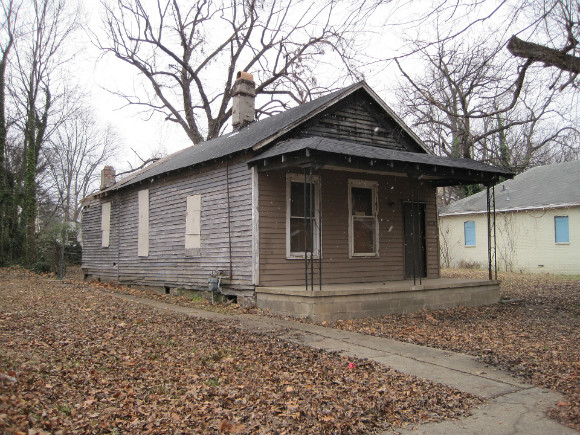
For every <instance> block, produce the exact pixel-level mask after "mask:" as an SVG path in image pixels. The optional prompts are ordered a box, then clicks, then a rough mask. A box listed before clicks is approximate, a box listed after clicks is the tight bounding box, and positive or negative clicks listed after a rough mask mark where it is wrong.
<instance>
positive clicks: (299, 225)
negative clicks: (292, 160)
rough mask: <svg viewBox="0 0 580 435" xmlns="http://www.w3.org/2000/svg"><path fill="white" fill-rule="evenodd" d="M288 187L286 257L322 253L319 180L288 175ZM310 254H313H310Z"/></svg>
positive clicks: (315, 255)
mask: <svg viewBox="0 0 580 435" xmlns="http://www.w3.org/2000/svg"><path fill="white" fill-rule="evenodd" d="M286 181H287V185H286V200H287V207H288V208H287V210H286V218H287V219H286V256H287V257H289V258H291V257H304V252H307V253H312V255H313V256H314V257H317V256H318V253H319V248H318V245H319V240H318V239H319V229H318V216H319V204H318V203H319V199H318V195H319V191H318V186H319V183H318V178H317V177H314V176H313V177H312V183H310V177H309V176H308V177H307V180H306V183H304V176H302V175H297V174H288V178H287V180H286ZM309 255H310V254H309Z"/></svg>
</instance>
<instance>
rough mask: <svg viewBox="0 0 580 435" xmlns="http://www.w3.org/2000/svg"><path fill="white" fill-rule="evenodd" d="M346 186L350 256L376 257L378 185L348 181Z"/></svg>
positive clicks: (369, 182)
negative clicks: (347, 187)
mask: <svg viewBox="0 0 580 435" xmlns="http://www.w3.org/2000/svg"><path fill="white" fill-rule="evenodd" d="M348 186H349V189H348V215H349V250H350V256H351V257H353V256H355V257H356V256H376V255H377V254H378V252H379V237H378V235H379V223H378V219H377V218H378V207H377V191H378V184H377V183H376V182H372V181H359V180H349V182H348Z"/></svg>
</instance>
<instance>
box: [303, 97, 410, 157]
mask: <svg viewBox="0 0 580 435" xmlns="http://www.w3.org/2000/svg"><path fill="white" fill-rule="evenodd" d="M302 134H303V135H304V136H311V135H314V136H324V137H329V138H332V139H339V140H350V141H355V142H358V143H367V144H372V145H373V146H381V147H385V148H390V149H396V150H407V151H412V150H413V149H414V148H413V149H410V148H407V147H406V145H407V143H406V142H405V141H403V140H402V137H401V129H400V127H398V126H397V124H396V123H395V122H394V121H392V120H390V119H388V118H386V117H385V116H384V112H380V111H379V108H378V107H377V106H376V105H374V104H371V103H370V102H369V101H368V99H365V98H361V97H360V96H352V97H351V98H349V99H348V100H347V101H345V102H344V103H343V104H341V105H339V106H338V108H333V110H331V111H329V112H326V113H324V114H323V115H321V116H319V117H317V118H315V119H314V120H312V121H311V122H309V123H308V124H306V126H305V127H304V129H303V131H302Z"/></svg>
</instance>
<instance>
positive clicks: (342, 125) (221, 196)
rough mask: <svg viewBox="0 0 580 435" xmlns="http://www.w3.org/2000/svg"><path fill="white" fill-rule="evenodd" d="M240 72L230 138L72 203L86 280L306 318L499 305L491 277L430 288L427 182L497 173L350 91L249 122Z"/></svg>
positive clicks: (434, 242) (436, 280)
mask: <svg viewBox="0 0 580 435" xmlns="http://www.w3.org/2000/svg"><path fill="white" fill-rule="evenodd" d="M253 89H254V83H253V81H252V78H251V75H249V74H246V73H238V80H237V81H236V84H235V87H234V97H233V98H234V101H233V120H232V123H233V126H234V131H233V132H231V133H228V134H225V135H223V136H221V137H218V138H216V139H213V140H210V141H207V142H203V143H200V144H197V145H194V146H191V147H188V148H186V149H184V150H182V151H179V152H177V153H175V154H172V155H170V156H168V157H166V158H164V159H162V160H160V161H158V162H156V163H155V164H153V165H151V166H149V167H147V168H146V169H144V170H142V171H141V172H139V173H136V174H133V175H132V176H130V177H127V178H125V179H123V180H120V181H118V182H114V175H112V174H111V173H110V168H107V170H108V171H109V173H105V174H104V175H103V181H104V183H103V186H102V187H103V188H102V189H101V190H100V191H99V192H98V193H96V194H94V195H92V196H90V197H87V198H86V199H85V200H84V209H83V270H84V273H85V277H86V278H87V279H99V280H107V281H114V282H117V283H121V284H126V285H147V286H157V287H163V288H165V289H166V290H167V291H171V289H176V288H185V289H188V288H190V289H200V288H205V289H207V285H208V279H209V278H210V277H212V276H219V279H220V283H221V285H220V288H221V291H222V292H224V293H227V294H230V295H233V296H236V297H237V298H238V301H239V302H240V303H244V304H257V305H258V306H261V307H263V308H267V309H270V310H272V311H274V312H279V313H287V314H294V315H297V316H311V317H313V318H318V319H337V318H352V317H358V316H363V315H378V314H383V313H390V312H404V311H415V310H418V309H421V308H423V307H445V306H453V305H459V304H464V305H479V304H484V303H492V302H495V301H497V300H498V298H499V294H498V284H497V282H495V281H483V282H471V281H470V282H467V281H456V280H444V279H440V276H439V272H440V267H439V239H438V226H437V207H436V203H435V199H436V187H437V186H445V185H457V184H472V183H484V184H486V185H493V184H494V183H495V182H497V181H498V179H499V177H501V176H504V177H505V176H509V174H507V173H505V172H504V171H502V170H500V169H497V168H494V167H491V166H487V165H484V164H481V163H478V162H475V161H471V160H463V159H451V158H445V157H439V156H435V155H432V154H431V153H430V152H428V151H427V149H426V148H425V146H424V145H423V144H422V142H421V140H420V139H419V138H418V137H417V136H416V135H415V134H414V133H413V132H412V131H411V130H410V129H409V128H408V127H407V126H406V125H405V124H404V123H403V122H402V120H401V119H399V117H398V116H397V115H396V114H395V113H394V112H393V111H392V110H391V109H390V108H389V107H388V106H387V105H386V104H385V103H384V102H383V101H382V100H381V99H380V98H379V97H378V96H377V95H376V94H375V93H374V92H373V91H372V90H371V89H370V88H369V86H368V85H367V84H366V83H364V82H360V83H357V84H354V85H352V86H349V87H346V88H344V89H341V90H339V91H336V92H333V93H330V94H328V95H326V96H324V97H321V98H319V99H317V100H314V101H311V102H308V103H305V104H302V105H300V106H298V107H295V108H292V109H290V110H288V111H286V112H283V113H280V114H278V115H275V116H271V117H269V118H266V119H263V120H260V121H257V122H252V121H253V119H254V109H253V99H254V91H253Z"/></svg>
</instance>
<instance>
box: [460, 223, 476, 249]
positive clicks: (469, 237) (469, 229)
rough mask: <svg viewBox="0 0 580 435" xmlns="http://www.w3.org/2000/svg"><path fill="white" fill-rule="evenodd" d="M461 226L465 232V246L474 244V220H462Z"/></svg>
mask: <svg viewBox="0 0 580 435" xmlns="http://www.w3.org/2000/svg"><path fill="white" fill-rule="evenodd" d="M463 228H464V232H465V246H475V222H474V221H467V222H464V223H463Z"/></svg>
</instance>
